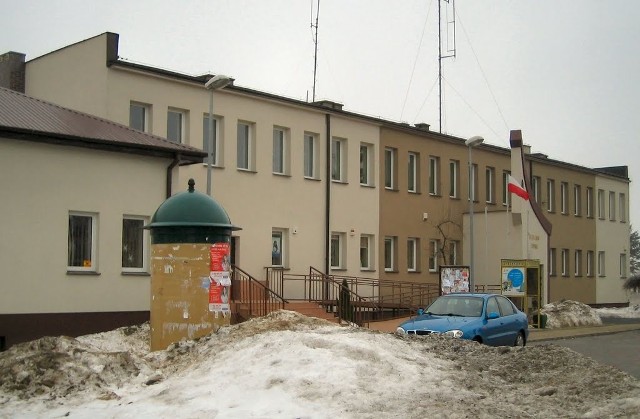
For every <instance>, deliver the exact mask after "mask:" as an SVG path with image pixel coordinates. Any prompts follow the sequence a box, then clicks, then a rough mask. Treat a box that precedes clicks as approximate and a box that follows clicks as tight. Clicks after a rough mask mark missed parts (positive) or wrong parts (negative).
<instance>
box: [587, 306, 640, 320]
mask: <svg viewBox="0 0 640 419" xmlns="http://www.w3.org/2000/svg"><path fill="white" fill-rule="evenodd" d="M596 312H597V313H598V314H599V315H600V317H621V318H625V319H638V318H640V304H634V305H630V306H629V307H624V308H598V309H596Z"/></svg>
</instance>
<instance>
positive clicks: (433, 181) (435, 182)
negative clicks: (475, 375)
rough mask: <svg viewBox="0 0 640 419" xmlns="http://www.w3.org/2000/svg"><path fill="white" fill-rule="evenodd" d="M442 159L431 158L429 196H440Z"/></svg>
mask: <svg viewBox="0 0 640 419" xmlns="http://www.w3.org/2000/svg"><path fill="white" fill-rule="evenodd" d="M439 182H440V158H438V157H435V156H430V157H429V194H430V195H439V194H440V183H439Z"/></svg>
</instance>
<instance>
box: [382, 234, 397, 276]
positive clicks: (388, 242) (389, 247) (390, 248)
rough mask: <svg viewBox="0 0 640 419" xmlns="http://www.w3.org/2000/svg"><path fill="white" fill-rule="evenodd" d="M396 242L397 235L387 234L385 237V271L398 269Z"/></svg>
mask: <svg viewBox="0 0 640 419" xmlns="http://www.w3.org/2000/svg"><path fill="white" fill-rule="evenodd" d="M396 244H397V238H396V237H395V236H385V238H384V271H385V272H395V271H396Z"/></svg>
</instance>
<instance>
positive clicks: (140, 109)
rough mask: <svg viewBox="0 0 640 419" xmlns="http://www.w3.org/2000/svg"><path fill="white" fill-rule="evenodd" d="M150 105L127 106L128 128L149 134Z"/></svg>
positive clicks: (135, 104) (133, 104) (132, 104)
mask: <svg viewBox="0 0 640 419" xmlns="http://www.w3.org/2000/svg"><path fill="white" fill-rule="evenodd" d="M150 119H151V105H147V104H143V103H136V102H131V104H130V105H129V127H131V128H133V129H137V130H138V131H144V132H149V121H150Z"/></svg>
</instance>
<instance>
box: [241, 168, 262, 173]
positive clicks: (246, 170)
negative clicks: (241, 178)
mask: <svg viewBox="0 0 640 419" xmlns="http://www.w3.org/2000/svg"><path fill="white" fill-rule="evenodd" d="M237 170H238V172H244V173H251V174H256V173H258V172H256V171H255V170H251V169H243V168H241V167H238V168H237Z"/></svg>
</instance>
